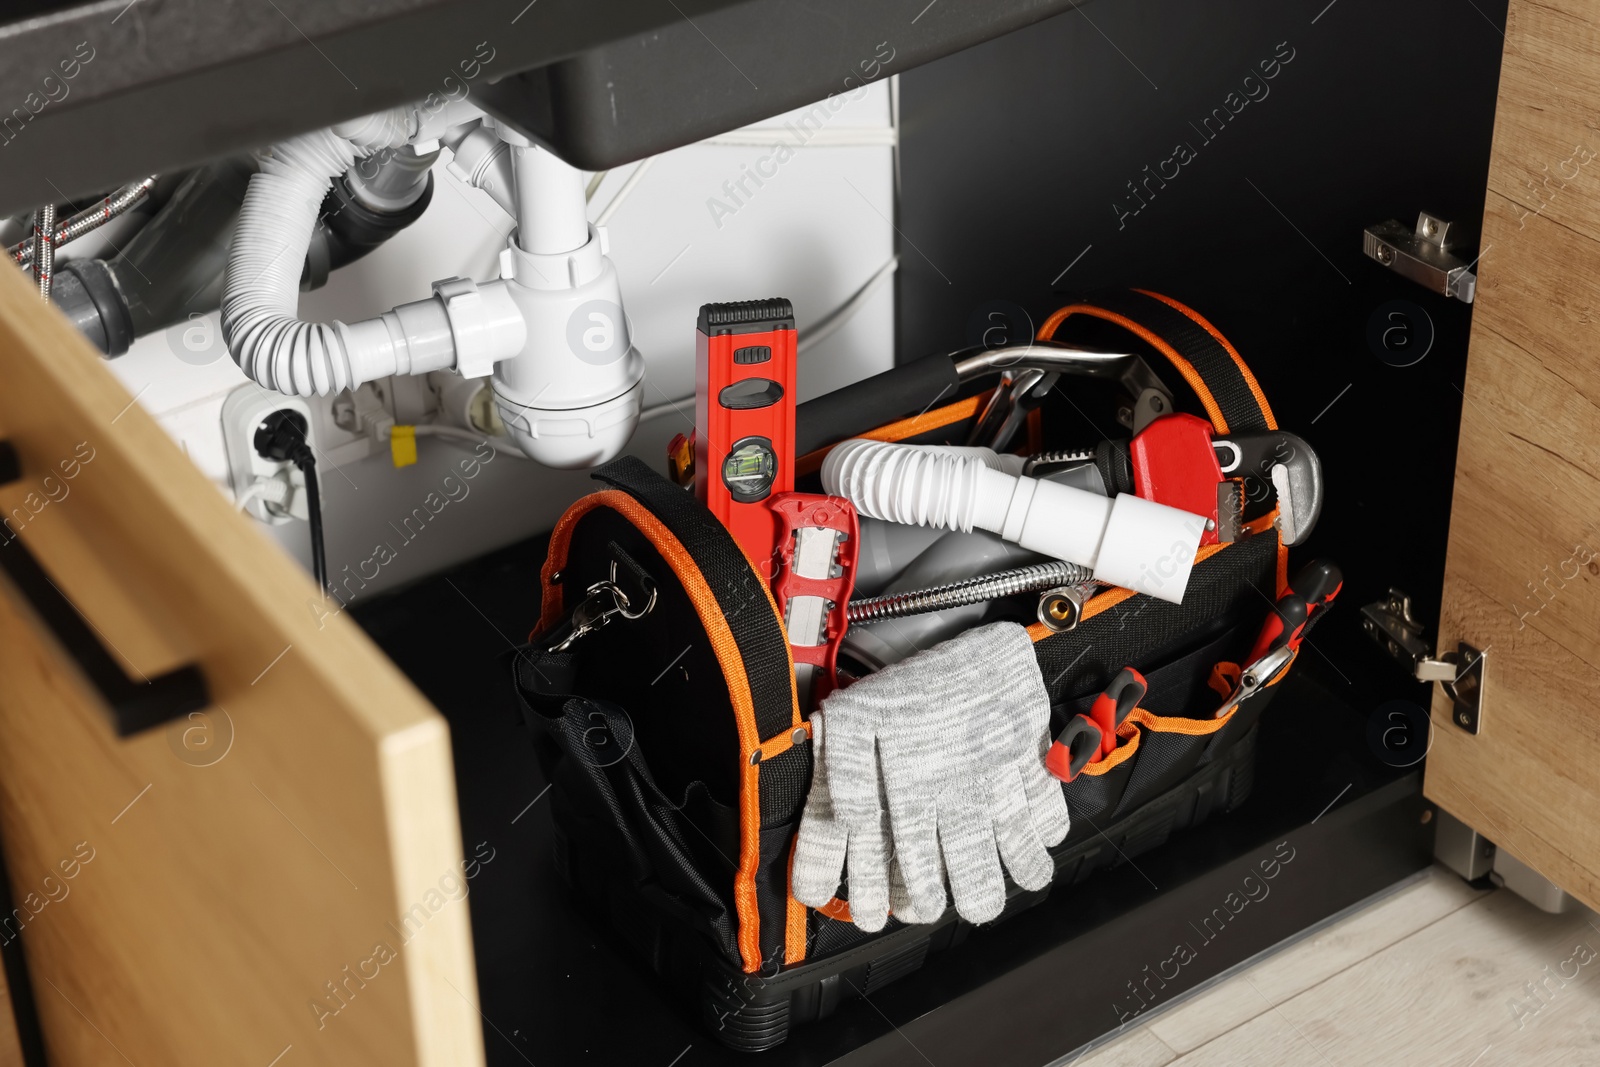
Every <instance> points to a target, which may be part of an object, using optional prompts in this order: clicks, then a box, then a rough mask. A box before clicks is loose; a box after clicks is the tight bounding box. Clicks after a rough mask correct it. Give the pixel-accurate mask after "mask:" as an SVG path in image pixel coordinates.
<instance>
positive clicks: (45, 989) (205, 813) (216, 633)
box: [0, 270, 483, 1065]
mask: <svg viewBox="0 0 1600 1067" xmlns="http://www.w3.org/2000/svg"><path fill="white" fill-rule="evenodd" d="M0 439H3V440H5V441H7V442H9V443H10V444H11V445H12V446H13V448H14V449H15V454H16V458H17V461H18V464H17V465H18V468H19V469H18V470H17V471H16V472H15V473H16V474H17V475H18V477H16V478H15V479H13V480H10V481H9V482H7V484H4V485H0V517H3V519H4V528H3V529H0V553H5V552H8V551H10V552H14V551H18V550H19V546H20V549H21V550H25V551H26V552H27V553H28V554H29V555H30V556H31V557H33V558H34V559H36V560H37V562H38V564H39V566H40V567H41V568H42V569H43V571H44V572H45V575H46V576H47V577H48V584H49V585H50V586H53V587H54V589H55V590H58V591H59V592H58V593H57V596H64V597H65V598H66V599H67V600H68V601H70V602H71V604H72V606H73V607H74V608H75V610H76V612H77V613H79V614H80V615H81V618H82V620H83V622H84V623H86V625H87V629H88V630H89V631H92V633H93V635H94V637H95V638H96V639H97V641H98V643H99V645H101V646H103V648H104V649H105V650H106V654H108V655H109V656H110V657H111V658H112V659H113V660H114V661H115V662H116V664H117V666H119V667H120V668H121V669H122V670H124V671H125V672H126V674H127V676H128V678H129V679H130V680H131V681H132V682H133V683H134V686H135V688H136V689H137V688H138V687H139V686H142V685H143V682H144V680H146V679H150V678H156V677H159V676H160V675H162V674H163V673H165V672H169V671H172V670H173V669H175V668H181V667H185V666H193V667H194V668H196V669H197V670H198V672H199V674H200V675H201V676H203V678H204V684H205V691H206V693H207V694H208V697H207V698H206V699H208V700H209V703H208V704H206V706H205V707H203V708H202V709H201V710H199V711H194V712H189V713H187V714H184V715H181V716H180V717H178V718H176V719H174V720H173V721H171V722H166V723H160V724H157V725H153V726H148V727H147V728H144V729H142V730H139V732H136V733H132V734H131V735H130V736H126V737H123V736H119V732H118V730H117V728H116V726H115V721H114V718H113V716H112V714H111V709H110V707H109V706H108V703H107V700H106V698H105V695H104V694H103V692H102V691H101V688H99V687H97V686H96V685H94V684H91V682H92V680H93V678H92V672H88V673H86V672H85V670H84V669H83V667H82V666H81V665H80V664H81V660H82V655H81V650H79V649H74V648H73V647H71V646H70V643H68V642H64V640H63V639H62V638H61V637H60V636H59V631H60V630H61V627H60V626H56V627H54V628H52V627H51V626H49V625H46V623H47V621H48V620H49V613H48V612H47V611H44V610H41V607H40V605H39V603H38V597H37V596H33V597H30V595H29V593H28V591H27V590H26V589H24V588H23V587H22V586H21V585H19V584H18V582H16V581H13V580H10V579H6V578H4V577H0V679H3V681H0V842H3V844H4V848H5V855H6V860H7V865H8V867H9V871H10V878H11V892H12V895H13V898H14V902H15V903H16V910H15V911H14V912H13V914H12V916H11V917H10V920H9V921H8V923H7V925H6V929H5V932H4V935H3V936H4V937H5V938H6V939H7V940H11V939H13V938H15V939H16V940H17V941H18V942H19V943H20V945H21V947H22V950H23V953H24V955H25V958H26V960H27V964H28V970H29V973H30V975H31V976H32V985H33V990H34V998H35V1000H36V1002H37V1004H38V1011H39V1016H40V1020H41V1023H42V1027H43V1030H44V1036H45V1043H46V1046H47V1048H48V1050H49V1053H50V1057H51V1061H52V1062H54V1063H61V1064H78V1063H109V1062H120V1061H122V1060H123V1059H124V1058H126V1059H128V1060H131V1061H132V1062H135V1063H173V1064H176V1063H233V1062H259V1063H262V1064H266V1063H269V1062H276V1061H275V1060H274V1057H278V1056H283V1062H284V1063H286V1064H287V1063H295V1064H306V1063H325V1064H338V1065H350V1064H374V1065H376V1064H383V1065H393V1064H440V1065H445V1064H449V1065H457V1064H468V1065H472V1064H478V1063H481V1062H482V1058H483V1051H482V1036H481V1024H480V1020H479V1015H478V1012H477V1009H476V1006H475V1005H476V1003H477V990H476V983H475V979H474V973H473V963H472V951H471V941H470V936H469V924H468V918H467V904H466V901H465V893H466V885H467V882H466V876H467V874H470V873H473V872H472V871H471V869H470V867H468V868H465V870H464V864H463V855H462V847H461V840H460V830H459V822H458V819H457V814H456V797H455V782H454V776H453V772H452V769H451V762H450V746H449V736H448V732H447V730H446V727H445V724H444V722H443V720H442V719H441V718H440V717H439V715H438V714H437V712H435V711H434V710H433V708H432V707H431V706H429V705H428V703H427V702H426V701H425V700H424V699H423V698H422V696H421V695H420V694H418V693H417V692H416V691H415V690H414V689H413V688H412V687H411V686H410V684H409V683H408V682H407V681H406V680H405V679H404V678H403V677H402V676H401V675H400V674H399V672H398V671H397V670H396V669H395V668H394V667H393V665H392V664H390V663H389V661H388V660H387V659H386V658H385V657H384V656H383V655H382V654H381V653H380V652H379V651H378V650H377V649H376V648H375V647H373V646H372V644H371V643H370V642H368V641H367V639H366V637H365V636H364V635H363V634H362V633H361V632H360V631H359V630H358V629H357V628H356V626H355V625H354V624H353V623H352V622H351V621H350V620H349V619H347V618H345V617H343V615H342V614H340V613H339V612H338V607H339V604H338V602H337V601H327V602H324V601H323V600H322V597H321V594H320V592H319V591H318V590H317V589H316V587H315V586H314V584H313V583H312V582H311V581H310V579H309V578H307V577H306V576H305V575H304V574H303V573H301V572H300V571H299V569H298V568H297V567H296V566H295V565H294V564H293V563H292V562H291V561H290V560H289V559H288V558H287V557H286V556H285V555H284V554H283V553H282V552H281V551H280V550H279V549H278V548H277V547H276V546H275V545H273V544H271V543H270V542H269V541H268V540H266V539H265V538H264V537H262V536H261V535H260V534H259V533H258V532H257V531H256V530H255V529H253V528H252V526H251V523H250V521H249V520H248V519H246V518H244V517H242V516H240V515H238V514H236V513H234V511H233V509H232V508H231V507H230V505H229V504H228V503H227V502H226V501H225V500H224V499H223V497H222V495H221V494H220V493H218V492H217V490H216V489H215V488H214V487H213V486H211V485H210V484H209V483H208V482H207V481H206V480H205V478H204V477H202V475H201V474H200V473H199V472H198V471H197V470H196V469H195V468H194V467H193V466H192V465H191V464H190V463H189V462H188V460H187V459H186V458H185V457H184V456H183V455H182V454H181V452H180V451H179V450H178V448H177V446H176V445H175V444H174V443H173V442H172V441H171V440H170V439H169V438H168V437H167V435H166V434H165V433H164V432H163V431H162V430H161V429H160V427H158V426H157V425H156V424H155V422H154V421H153V420H152V419H150V418H149V417H148V416H147V415H146V414H145V412H144V411H143V410H142V409H141V408H140V407H139V405H138V404H137V403H136V402H135V400H134V398H133V397H130V396H129V395H128V394H127V392H126V390H124V389H123V388H122V387H121V386H120V385H119V384H118V383H117V382H116V380H115V379H114V377H113V376H112V375H111V374H110V372H109V371H108V370H107V369H106V367H105V366H104V365H103V363H102V361H101V359H100V357H99V355H98V354H97V353H95V352H94V351H93V350H92V349H91V348H90V347H89V346H88V345H87V343H86V342H85V341H83V340H82V339H81V338H80V337H79V336H78V335H77V333H76V332H75V331H74V330H73V329H72V328H71V327H70V326H69V325H68V323H67V322H66V321H65V320H64V319H63V318H61V317H60V316H59V315H57V314H55V313H54V312H53V311H51V310H50V309H48V308H46V307H45V306H44V305H43V304H42V303H40V302H39V300H38V297H37V295H36V294H35V292H34V291H33V289H32V288H31V287H30V286H29V285H28V284H27V282H26V280H25V279H24V278H23V277H22V276H21V274H20V273H18V272H16V271H12V270H0ZM13 559H15V557H13ZM8 570H9V568H8ZM291 1048H292V1051H287V1050H290V1049H291Z"/></svg>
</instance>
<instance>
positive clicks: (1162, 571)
mask: <svg viewBox="0 0 1600 1067" xmlns="http://www.w3.org/2000/svg"><path fill="white" fill-rule="evenodd" d="M822 485H823V488H824V489H825V490H827V491H828V492H829V493H833V494H836V495H839V496H842V497H845V498H846V499H847V500H849V501H850V502H851V503H852V504H854V505H855V507H856V510H857V511H859V512H860V513H861V514H863V515H868V516H871V517H872V518H875V519H886V520H888V521H890V522H901V523H908V524H910V525H914V526H936V527H940V528H943V529H947V530H960V531H962V532H963V533H965V532H970V531H971V530H972V529H973V528H975V527H976V528H978V529H982V530H990V531H992V532H994V533H997V534H999V535H1000V536H1001V537H1003V538H1005V539H1006V540H1007V541H1012V542H1015V543H1016V544H1018V545H1020V546H1022V547H1023V548H1026V549H1028V550H1030V551H1033V552H1039V553H1042V554H1044V555H1047V556H1054V557H1055V558H1057V559H1064V560H1067V561H1068V562H1070V563H1079V564H1082V565H1083V566H1085V567H1092V568H1093V569H1094V576H1095V578H1096V579H1098V580H1100V581H1102V582H1107V583H1109V584H1111V585H1118V586H1122V587H1123V588H1125V589H1132V590H1133V591H1135V592H1138V593H1146V594H1149V595H1150V596H1153V597H1157V598H1159V599H1161V600H1167V601H1171V602H1172V603H1174V604H1177V603H1180V602H1182V600H1183V593H1184V590H1185V588H1186V587H1187V586H1188V584H1189V572H1190V570H1191V569H1192V568H1193V566H1194V556H1195V552H1196V550H1197V549H1198V548H1199V547H1200V538H1201V536H1202V535H1203V534H1204V533H1205V520H1204V519H1203V518H1201V517H1200V516H1199V515H1194V514H1191V513H1189V512H1187V511H1179V510H1178V509H1177V508H1172V507H1168V506H1166V505H1165V504H1157V503H1155V502H1153V501H1149V500H1144V499H1142V498H1140V497H1137V496H1133V495H1132V494H1128V493H1124V494H1122V495H1120V496H1118V497H1117V498H1116V499H1114V500H1112V499H1109V498H1107V497H1103V496H1099V495H1097V494H1095V493H1090V492H1087V491H1085V490H1083V489H1076V488H1073V487H1072V486H1067V485H1060V484H1057V483H1055V482H1048V481H1040V480H1038V479H1036V478H1026V477H1019V476H1016V475H1011V474H1007V473H1005V472H1003V471H1000V470H995V469H993V468H991V467H990V466H988V465H987V464H986V463H985V457H984V456H982V455H981V454H977V453H975V452H965V451H956V450H953V449H948V448H938V447H919V446H917V445H903V444H888V443H885V442H880V441H867V440H862V439H856V440H851V441H845V442H844V443H842V444H840V445H837V446H836V447H835V448H834V449H833V451H832V452H830V453H828V458H827V459H826V460H825V461H824V462H823V464H822Z"/></svg>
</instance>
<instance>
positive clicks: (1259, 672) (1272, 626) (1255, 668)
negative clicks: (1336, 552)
mask: <svg viewBox="0 0 1600 1067" xmlns="http://www.w3.org/2000/svg"><path fill="white" fill-rule="evenodd" d="M1343 588H1344V575H1343V574H1342V573H1340V571H1339V568H1338V566H1337V565H1336V564H1335V563H1334V562H1333V561H1332V560H1326V559H1315V560H1312V561H1311V562H1310V563H1308V564H1306V565H1305V566H1304V567H1302V568H1301V569H1300V570H1299V572H1297V573H1296V574H1295V576H1294V578H1293V580H1292V581H1290V582H1289V584H1288V586H1286V587H1285V588H1284V591H1283V595H1282V596H1281V597H1279V598H1278V602H1277V603H1276V604H1275V605H1273V609H1272V613H1271V614H1270V615H1268V616H1267V621H1266V622H1264V623H1263V624H1262V626H1261V632H1260V633H1259V634H1257V635H1256V642H1255V645H1254V646H1252V647H1251V649H1250V656H1249V659H1248V660H1247V664H1248V665H1247V666H1246V667H1245V668H1244V670H1243V671H1242V672H1241V673H1240V675H1239V684H1238V685H1236V686H1234V688H1233V692H1232V693H1230V694H1228V699H1227V700H1224V701H1223V702H1222V706H1221V707H1220V708H1218V709H1217V714H1216V718H1219V719H1220V718H1222V717H1223V716H1224V715H1226V714H1228V713H1229V712H1230V711H1233V710H1234V709H1235V708H1237V707H1238V706H1239V705H1240V704H1242V703H1244V702H1245V701H1246V700H1248V699H1249V698H1251V697H1253V696H1255V695H1256V694H1257V693H1259V692H1261V690H1263V689H1265V688H1267V686H1269V685H1271V684H1272V683H1273V682H1275V681H1277V680H1278V676H1279V675H1280V674H1282V673H1283V671H1284V669H1285V668H1287V667H1288V666H1289V663H1290V662H1291V661H1292V660H1293V659H1294V657H1295V654H1296V653H1297V652H1299V651H1300V642H1302V641H1304V640H1305V637H1306V633H1307V632H1308V631H1309V630H1310V629H1311V626H1312V624H1313V623H1315V622H1316V621H1317V620H1318V619H1320V618H1321V617H1322V614H1323V612H1325V611H1326V610H1327V608H1328V605H1330V604H1332V603H1333V598H1334V597H1336V596H1338V595H1339V590H1341V589H1343Z"/></svg>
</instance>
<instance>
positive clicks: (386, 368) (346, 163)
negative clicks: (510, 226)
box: [222, 108, 527, 396]
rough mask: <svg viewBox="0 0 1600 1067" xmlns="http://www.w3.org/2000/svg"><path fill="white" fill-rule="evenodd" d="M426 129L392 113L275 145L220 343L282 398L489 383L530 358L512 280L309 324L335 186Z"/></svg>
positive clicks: (245, 228)
mask: <svg viewBox="0 0 1600 1067" xmlns="http://www.w3.org/2000/svg"><path fill="white" fill-rule="evenodd" d="M419 128H420V116H419V115H418V113H417V112H416V111H415V110H414V109H407V108H396V109H394V110H392V111H386V112H380V113H379V114H377V115H372V116H368V117H366V118H363V119H357V120H354V121H352V122H349V123H345V124H343V125H340V126H336V127H334V128H333V129H331V130H318V131H316V132H314V133H309V134H305V135H303V136H300V137H295V138H292V139H291V140H288V141H285V142H283V143H282V144H279V145H275V146H274V147H273V148H272V149H271V150H270V151H268V152H267V153H266V154H265V155H264V156H263V157H262V160H261V168H260V171H259V172H258V173H257V174H256V175H255V176H254V177H252V178H251V179H250V185H249V188H248V189H247V190H246V192H245V198H244V204H243V206H242V207H241V208H240V211H239V223H238V226H237V228H236V229H235V231H234V238H233V245H232V246H231V248H230V249H229V252H228V267H227V277H226V280H225V282H224V287H223V297H222V336H223V339H224V341H225V342H226V343H227V345H228V351H229V353H230V354H231V355H232V356H233V358H234V360H235V362H237V363H238V364H239V367H240V369H241V370H243V371H244V373H245V374H246V375H247V376H248V377H250V378H251V379H252V380H253V381H255V382H257V383H258V384H260V385H262V386H264V387H266V388H268V389H274V390H277V391H278V392H281V393H288V394H291V395H296V396H313V395H315V396H326V395H328V394H329V393H335V392H338V391H340V390H343V389H350V388H354V387H355V386H358V385H360V384H362V383H363V382H369V381H373V380H375V379H377V378H384V377H387V376H389V375H391V374H420V373H423V372H425V371H431V370H442V369H445V368H449V367H458V368H459V369H461V371H462V373H464V374H468V375H469V376H471V375H474V374H475V375H478V376H481V375H485V374H488V373H489V370H490V368H491V367H492V366H493V364H494V362H495V361H496V360H498V359H504V358H506V357H508V356H510V355H512V354H514V353H516V352H519V351H521V350H522V347H523V344H524V342H525V341H526V337H527V329H526V326H525V324H524V322H523V320H522V315H521V313H520V311H519V309H518V308H517V306H516V304H515V303H514V301H512V299H511V297H510V295H509V293H508V292H507V285H506V283H504V282H491V283H489V284H487V285H484V286H482V287H481V288H480V287H478V286H475V285H473V284H472V283H471V282H466V281H462V280H460V279H450V280H448V281H446V282H440V283H437V284H436V285H435V287H434V288H435V295H434V296H433V297H431V298H429V299H427V300H420V301H416V302H414V303H411V304H404V305H401V306H400V307H397V308H395V309H394V310H393V311H390V312H387V313H385V314H384V315H381V316H378V317H377V318H372V319H366V320H364V321H361V322H356V323H351V324H348V325H347V324H345V323H343V322H340V321H338V320H334V321H332V322H325V323H324V322H304V321H302V320H301V319H300V318H299V316H298V314H297V308H298V306H299V299H300V292H299V288H300V272H301V269H302V267H303V265H304V262H305V256H306V249H307V248H308V247H309V245H310V243H311V232H312V228H313V227H314V226H315V225H316V220H317V212H318V211H319V210H320V209H321V205H322V199H323V197H324V196H325V195H327V192H328V188H329V187H330V185H331V184H332V182H333V179H334V178H335V177H337V176H338V175H340V174H343V173H344V172H345V171H347V170H348V169H350V167H351V166H352V165H353V164H354V163H355V161H356V159H357V158H360V157H362V156H365V155H368V154H371V153H373V152H376V151H379V150H381V149H389V148H397V147H399V146H401V145H404V144H406V143H407V142H408V140H410V139H412V138H413V137H414V136H415V135H416V134H417V132H418V130H419Z"/></svg>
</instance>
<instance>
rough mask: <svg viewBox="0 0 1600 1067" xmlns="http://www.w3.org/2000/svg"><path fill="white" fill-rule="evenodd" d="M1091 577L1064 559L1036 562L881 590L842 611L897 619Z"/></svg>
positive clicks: (854, 617) (866, 618)
mask: <svg viewBox="0 0 1600 1067" xmlns="http://www.w3.org/2000/svg"><path fill="white" fill-rule="evenodd" d="M1092 579H1093V571H1091V570H1090V569H1089V568H1088V567H1080V566H1079V565H1078V564H1076V563H1068V562H1066V561H1065V560H1052V561H1051V562H1049V563H1036V564H1034V565H1033V566H1031V567H1017V568H1015V569H1014V570H1009V571H997V572H995V573H994V574H980V575H977V576H975V577H972V578H963V579H962V580H961V581H959V582H950V583H948V584H946V585H936V586H933V587H931V588H928V589H913V590H909V591H907V592H904V593H885V594H883V595H882V596H875V597H869V598H867V599H865V600H852V601H851V602H850V606H849V608H848V609H847V611H846V614H847V617H848V618H849V620H850V621H851V622H852V623H856V622H873V621H875V620H878V619H899V618H904V617H905V616H907V615H921V614H924V613H925V612H930V611H943V610H945V609H946V608H959V607H962V606H964V605H967V604H977V603H979V602H981V601H984V600H993V599H995V598H996V597H1003V596H1011V595H1013V594H1016V593H1037V592H1040V591H1041V590H1045V589H1054V588H1055V587H1057V586H1061V585H1076V584H1077V583H1079V582H1088V581H1091V580H1092Z"/></svg>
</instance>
